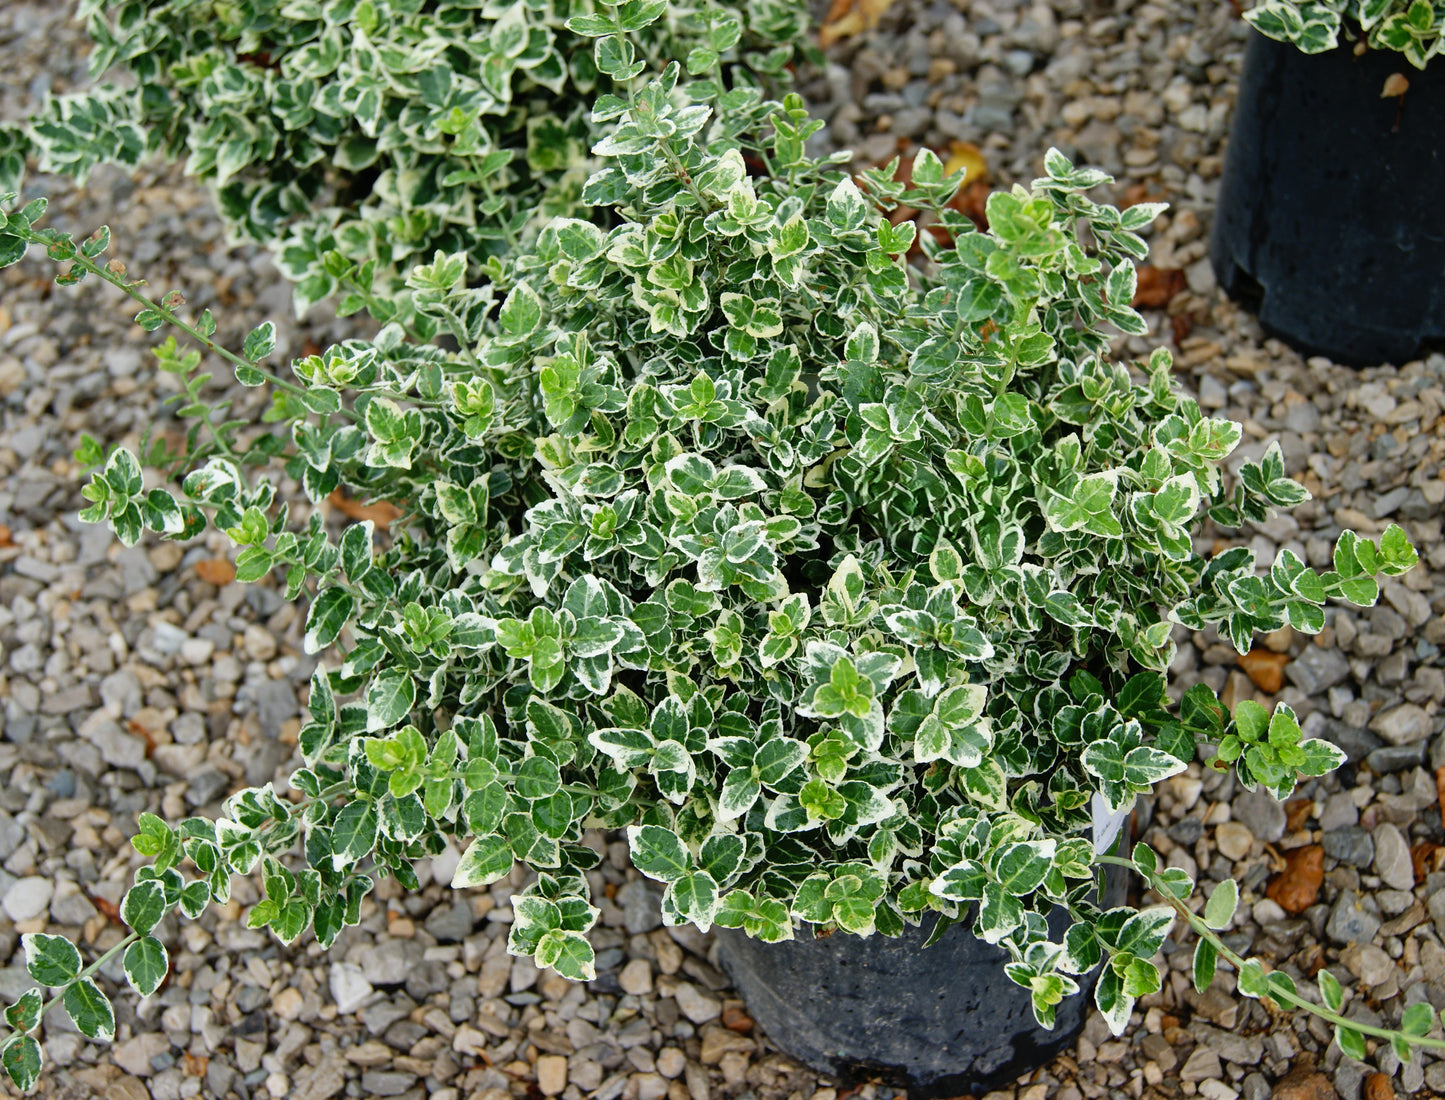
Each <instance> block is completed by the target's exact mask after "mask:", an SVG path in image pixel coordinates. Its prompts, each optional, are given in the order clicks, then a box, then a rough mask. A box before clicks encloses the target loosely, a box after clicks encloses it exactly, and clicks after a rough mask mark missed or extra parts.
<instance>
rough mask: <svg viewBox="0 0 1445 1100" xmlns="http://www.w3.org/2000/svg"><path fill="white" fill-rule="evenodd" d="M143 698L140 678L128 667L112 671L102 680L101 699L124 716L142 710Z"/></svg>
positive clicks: (116, 712) (127, 716) (112, 710)
mask: <svg viewBox="0 0 1445 1100" xmlns="http://www.w3.org/2000/svg"><path fill="white" fill-rule="evenodd" d="M143 698H144V697H143V695H142V693H141V686H140V680H139V678H138V677H137V676H136V674H135V673H134V672H132V671H131V670H130V669H128V668H123V669H121V670H120V671H119V672H112V673H111V674H110V675H109V676H107V677H106V678H105V679H104V680H102V681H101V682H100V701H101V702H102V703H104V704H105V705H106V706H107V707H109V708H110V710H111V712H112V713H114V714H117V715H119V716H120V717H122V718H129V717H130V716H131V715H133V714H134V713H135V712H136V711H138V710H140V708H141V703H142V701H143Z"/></svg>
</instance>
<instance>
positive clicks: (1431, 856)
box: [1410, 840, 1445, 884]
mask: <svg viewBox="0 0 1445 1100" xmlns="http://www.w3.org/2000/svg"><path fill="white" fill-rule="evenodd" d="M1442 856H1445V848H1442V847H1441V846H1440V845H1438V844H1436V843H1435V842H1434V841H1433V840H1422V841H1420V843H1419V844H1417V845H1415V847H1413V848H1411V849H1410V866H1411V868H1412V869H1413V870H1414V872H1415V882H1416V883H1417V884H1418V883H1421V882H1424V881H1425V876H1426V875H1428V874H1430V872H1431V871H1437V870H1439V869H1440V864H1441V862H1442Z"/></svg>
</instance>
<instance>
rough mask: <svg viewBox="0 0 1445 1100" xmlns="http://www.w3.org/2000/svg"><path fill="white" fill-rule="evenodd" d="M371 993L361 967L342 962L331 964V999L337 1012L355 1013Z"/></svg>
mask: <svg viewBox="0 0 1445 1100" xmlns="http://www.w3.org/2000/svg"><path fill="white" fill-rule="evenodd" d="M373 992H375V990H374V989H373V988H372V985H371V983H370V982H369V981H367V980H366V975H365V974H363V973H362V971H361V967H359V966H355V965H353V964H351V963H344V962H339V963H332V964H331V999H332V1000H333V1001H335V1002H336V1011H337V1012H339V1013H341V1014H343V1015H346V1014H348V1013H352V1012H355V1011H356V1010H357V1009H358V1008H360V1007H361V1006H362V1005H363V1004H365V1003H366V999H367V998H368V997H370V996H371V995H372V993H373Z"/></svg>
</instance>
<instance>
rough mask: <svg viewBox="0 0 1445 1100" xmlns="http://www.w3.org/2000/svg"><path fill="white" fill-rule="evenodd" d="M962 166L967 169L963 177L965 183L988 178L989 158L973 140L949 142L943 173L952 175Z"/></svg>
mask: <svg viewBox="0 0 1445 1100" xmlns="http://www.w3.org/2000/svg"><path fill="white" fill-rule="evenodd" d="M960 168H964V169H966V170H967V171H966V172H965V173H964V177H963V182H964V183H976V182H978V181H979V180H986V179H988V159H987V158H986V157H985V156H984V155H983V150H982V149H980V148H979V147H978V146H977V145H975V144H974V143H973V142H971V141H950V142H949V143H948V159H947V160H946V161H945V162H944V165H943V174H944V175H952V174H953V173H954V172H957V171H958V170H959V169H960Z"/></svg>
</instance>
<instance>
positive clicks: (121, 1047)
mask: <svg viewBox="0 0 1445 1100" xmlns="http://www.w3.org/2000/svg"><path fill="white" fill-rule="evenodd" d="M170 1049H171V1041H170V1040H169V1039H167V1038H166V1037H165V1033H164V1032H160V1031H143V1032H141V1033H140V1034H139V1035H137V1036H136V1037H135V1038H134V1039H128V1040H126V1041H125V1042H123V1043H117V1044H116V1045H115V1048H114V1049H113V1050H112V1051H111V1052H110V1056H111V1058H113V1059H114V1060H115V1064H116V1065H118V1066H119V1067H120V1068H121V1069H123V1070H125V1071H126V1072H127V1073H129V1074H130V1075H131V1076H132V1077H149V1076H150V1075H151V1074H152V1073H154V1072H156V1069H158V1068H165V1067H163V1066H161V1067H157V1066H153V1065H152V1064H151V1060H152V1059H155V1058H159V1057H160V1056H161V1055H163V1054H169V1053H170Z"/></svg>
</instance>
